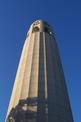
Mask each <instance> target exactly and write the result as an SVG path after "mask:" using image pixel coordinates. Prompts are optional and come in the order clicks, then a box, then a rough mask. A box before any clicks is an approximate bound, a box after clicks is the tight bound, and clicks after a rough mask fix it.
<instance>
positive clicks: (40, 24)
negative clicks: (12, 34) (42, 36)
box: [28, 19, 53, 35]
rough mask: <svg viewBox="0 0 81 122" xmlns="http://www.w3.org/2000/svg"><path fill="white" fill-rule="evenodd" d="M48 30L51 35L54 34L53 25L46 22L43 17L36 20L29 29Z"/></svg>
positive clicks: (32, 30)
mask: <svg viewBox="0 0 81 122" xmlns="http://www.w3.org/2000/svg"><path fill="white" fill-rule="evenodd" d="M30 32H46V33H48V34H50V35H52V34H53V30H52V27H51V26H50V25H49V24H48V23H47V22H46V21H43V20H41V19H39V20H36V21H34V22H33V23H32V24H31V26H30V29H29V32H28V33H30Z"/></svg>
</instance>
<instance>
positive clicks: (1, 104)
mask: <svg viewBox="0 0 81 122" xmlns="http://www.w3.org/2000/svg"><path fill="white" fill-rule="evenodd" d="M37 19H43V20H46V21H47V22H48V23H49V24H51V25H52V27H53V30H54V31H55V33H56V40H57V43H58V47H59V50H60V55H61V59H62V64H63V69H64V73H65V78H66V83H67V87H68V92H69V97H70V102H71V107H72V112H73V118H74V122H81V1H80V0H40V1H39V0H3V1H2V0H0V122H4V119H5V116H6V112H7V108H8V104H9V100H10V96H11V91H12V87H13V83H14V79H15V75H16V71H17V67H18V63H19V59H20V55H21V51H22V47H23V44H24V40H25V38H26V33H27V30H28V28H29V26H30V24H31V23H32V22H33V21H35V20H37Z"/></svg>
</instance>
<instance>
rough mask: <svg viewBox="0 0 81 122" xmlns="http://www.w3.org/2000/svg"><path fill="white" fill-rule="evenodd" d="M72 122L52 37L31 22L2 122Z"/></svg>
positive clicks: (45, 28) (40, 23)
mask: <svg viewBox="0 0 81 122" xmlns="http://www.w3.org/2000/svg"><path fill="white" fill-rule="evenodd" d="M41 121H42V122H73V118H72V113H71V108H70V103H69V98H68V94H67V88H66V84H65V79H64V74H63V69H62V65H61V61H60V56H59V52H58V47H57V44H56V41H55V35H54V33H53V31H52V29H51V27H50V25H48V24H47V23H46V22H44V21H42V20H37V21H35V22H34V23H33V24H32V25H31V26H30V29H29V31H28V33H27V38H26V40H25V43H24V46H23V50H22V54H21V59H20V62H19V66H18V70H17V74H16V78H15V83H14V87H13V92H12V96H11V100H10V104H9V108H8V112H7V117H6V122H41Z"/></svg>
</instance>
